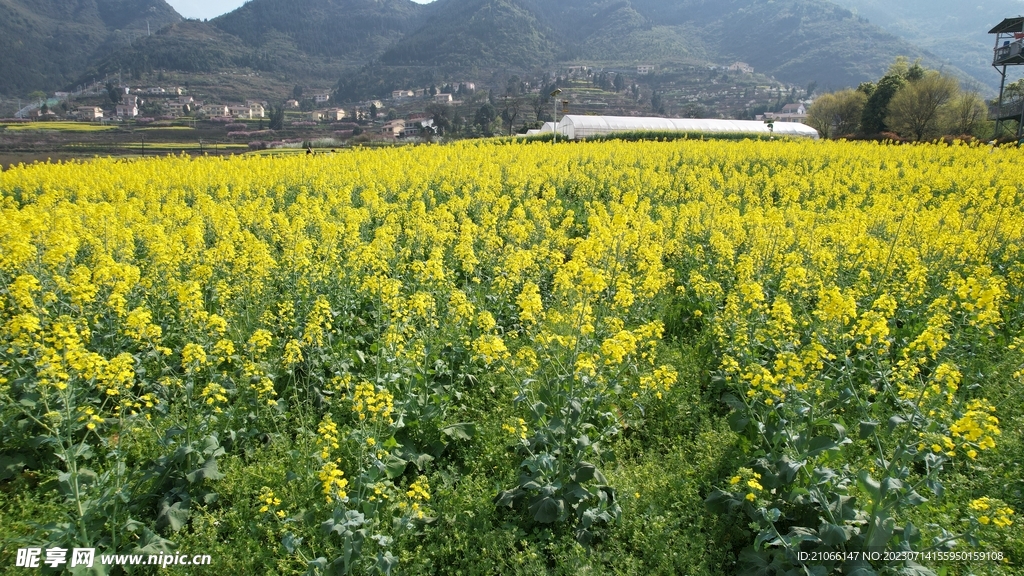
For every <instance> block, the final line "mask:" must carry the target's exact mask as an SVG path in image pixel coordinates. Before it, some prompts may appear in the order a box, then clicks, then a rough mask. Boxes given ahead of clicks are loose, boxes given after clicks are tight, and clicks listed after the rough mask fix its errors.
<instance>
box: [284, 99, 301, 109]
mask: <svg viewBox="0 0 1024 576" xmlns="http://www.w3.org/2000/svg"><path fill="white" fill-rule="evenodd" d="M284 107H285V108H298V107H299V101H298V100H294V99H293V100H286V101H285V103H284Z"/></svg>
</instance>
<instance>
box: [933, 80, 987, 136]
mask: <svg viewBox="0 0 1024 576" xmlns="http://www.w3.org/2000/svg"><path fill="white" fill-rule="evenodd" d="M944 112H945V114H944V117H945V118H944V120H945V122H944V125H945V132H946V133H947V134H954V135H957V136H959V135H962V134H974V133H975V131H976V130H977V129H978V128H979V127H980V126H981V123H982V122H984V121H985V119H986V118H987V117H988V108H987V107H986V106H985V101H984V100H983V99H982V98H981V96H980V95H979V94H978V92H977V91H975V90H968V91H964V92H961V93H959V94H957V95H956V96H954V97H953V99H952V100H951V101H950V102H949V104H948V105H947V106H946V108H945V110H944Z"/></svg>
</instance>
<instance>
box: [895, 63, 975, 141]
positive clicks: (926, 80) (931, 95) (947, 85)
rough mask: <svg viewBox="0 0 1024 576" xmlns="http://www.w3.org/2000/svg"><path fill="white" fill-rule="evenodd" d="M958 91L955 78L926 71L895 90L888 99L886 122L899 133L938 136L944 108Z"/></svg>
mask: <svg viewBox="0 0 1024 576" xmlns="http://www.w3.org/2000/svg"><path fill="white" fill-rule="evenodd" d="M959 91H960V83H959V82H957V80H956V78H953V77H952V76H944V75H942V74H940V73H938V72H930V73H928V74H925V75H924V76H923V77H922V78H921V79H919V80H917V81H915V82H909V83H907V84H906V85H905V86H903V87H902V88H900V90H899V91H898V92H896V94H895V95H894V96H893V97H892V100H890V101H889V113H888V115H887V116H886V118H885V123H886V124H887V125H888V126H890V127H891V128H893V129H894V130H896V132H897V133H899V134H900V135H908V136H913V137H914V138H915V139H916V140H922V139H924V138H925V137H933V136H937V135H938V133H939V119H940V111H941V108H942V107H943V106H944V105H945V104H946V103H947V102H949V101H950V100H951V99H952V98H953V96H955V95H956V94H957V93H958V92H959Z"/></svg>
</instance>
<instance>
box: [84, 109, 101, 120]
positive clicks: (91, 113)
mask: <svg viewBox="0 0 1024 576" xmlns="http://www.w3.org/2000/svg"><path fill="white" fill-rule="evenodd" d="M78 117H79V118H85V119H88V120H99V119H102V118H103V108H100V107H99V106H79V107H78Z"/></svg>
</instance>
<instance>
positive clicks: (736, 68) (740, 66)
mask: <svg viewBox="0 0 1024 576" xmlns="http://www.w3.org/2000/svg"><path fill="white" fill-rule="evenodd" d="M727 69H728V70H729V71H730V72H742V73H744V74H753V73H754V67H753V66H751V65H750V64H747V63H746V62H733V63H732V64H730V65H729V66H728V67H727Z"/></svg>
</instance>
